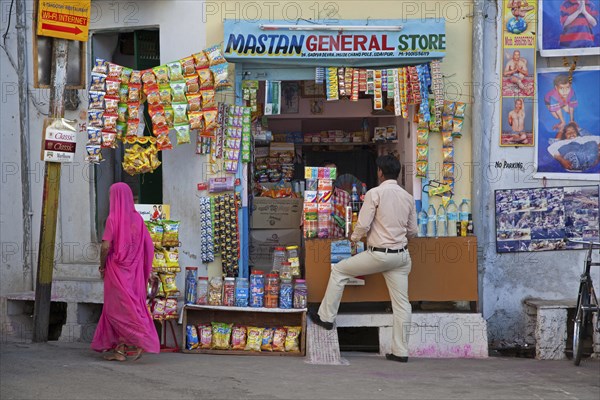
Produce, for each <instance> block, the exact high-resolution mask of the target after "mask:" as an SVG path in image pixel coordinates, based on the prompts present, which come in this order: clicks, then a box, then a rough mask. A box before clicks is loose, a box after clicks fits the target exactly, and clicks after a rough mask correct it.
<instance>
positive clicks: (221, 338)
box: [211, 322, 232, 350]
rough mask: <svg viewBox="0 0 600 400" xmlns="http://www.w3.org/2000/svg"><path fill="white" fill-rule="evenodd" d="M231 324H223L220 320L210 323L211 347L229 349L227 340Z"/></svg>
mask: <svg viewBox="0 0 600 400" xmlns="http://www.w3.org/2000/svg"><path fill="white" fill-rule="evenodd" d="M231 326H232V324H224V323H222V322H213V323H212V346H211V348H212V349H214V350H227V349H229V341H230V339H231Z"/></svg>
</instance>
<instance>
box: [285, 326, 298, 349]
mask: <svg viewBox="0 0 600 400" xmlns="http://www.w3.org/2000/svg"><path fill="white" fill-rule="evenodd" d="M285 328H287V336H286V337H285V351H289V352H296V353H297V352H299V351H300V333H301V332H302V327H300V326H286V327H285Z"/></svg>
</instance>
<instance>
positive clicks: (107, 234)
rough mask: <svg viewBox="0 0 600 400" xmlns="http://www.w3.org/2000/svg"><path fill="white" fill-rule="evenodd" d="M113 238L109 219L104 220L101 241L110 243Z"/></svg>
mask: <svg viewBox="0 0 600 400" xmlns="http://www.w3.org/2000/svg"><path fill="white" fill-rule="evenodd" d="M112 236H113V228H112V222H111V219H110V218H107V219H106V225H105V226H104V234H103V235H102V240H106V241H107V242H112Z"/></svg>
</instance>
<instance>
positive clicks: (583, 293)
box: [573, 283, 590, 365]
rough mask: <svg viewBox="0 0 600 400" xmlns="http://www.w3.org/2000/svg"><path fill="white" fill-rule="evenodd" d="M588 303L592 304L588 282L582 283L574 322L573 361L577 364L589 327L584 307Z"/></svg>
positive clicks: (579, 360)
mask: <svg viewBox="0 0 600 400" xmlns="http://www.w3.org/2000/svg"><path fill="white" fill-rule="evenodd" d="M588 304H590V292H589V291H588V286H587V283H582V284H581V287H580V289H579V296H578V299H577V314H576V315H575V321H574V324H573V363H574V364H575V365H579V363H580V362H581V354H582V353H583V339H584V338H585V333H586V328H587V327H586V325H587V312H586V311H585V310H584V308H583V307H584V305H588Z"/></svg>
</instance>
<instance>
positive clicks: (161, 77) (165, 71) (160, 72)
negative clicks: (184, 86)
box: [152, 65, 169, 85]
mask: <svg viewBox="0 0 600 400" xmlns="http://www.w3.org/2000/svg"><path fill="white" fill-rule="evenodd" d="M152 71H153V72H154V75H156V82H157V83H158V84H159V85H164V84H167V83H169V68H168V67H167V66H166V65H159V66H158V67H154V68H152Z"/></svg>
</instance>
